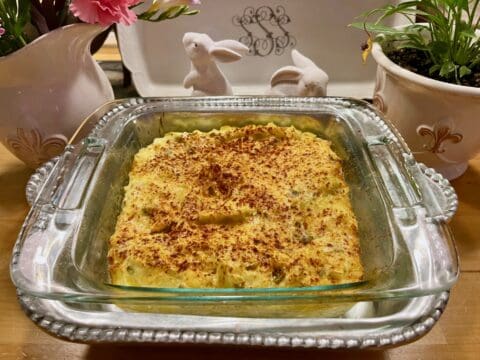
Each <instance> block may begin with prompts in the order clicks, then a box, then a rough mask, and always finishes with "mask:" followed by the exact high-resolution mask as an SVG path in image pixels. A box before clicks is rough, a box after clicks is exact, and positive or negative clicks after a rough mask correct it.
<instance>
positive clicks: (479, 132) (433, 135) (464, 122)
mask: <svg viewBox="0 0 480 360" xmlns="http://www.w3.org/2000/svg"><path fill="white" fill-rule="evenodd" d="M372 54H373V57H374V58H375V60H376V62H377V64H378V67H377V80H376V86H375V93H374V97H373V102H374V104H375V105H376V106H377V107H378V108H379V109H380V110H381V111H382V112H383V113H384V114H385V116H386V118H387V119H389V120H390V121H391V122H392V123H393V124H394V125H395V127H396V128H397V129H398V130H399V131H400V133H401V134H402V136H403V137H404V139H405V141H406V142H407V144H408V146H409V147H410V149H411V150H412V152H413V153H414V155H415V157H416V158H417V160H418V161H420V162H423V163H425V164H426V165H427V166H429V167H433V168H435V169H436V170H437V171H439V172H440V173H441V174H442V175H444V176H445V177H446V178H447V179H449V180H452V179H455V178H457V177H459V176H460V175H462V174H463V173H464V172H465V170H466V169H467V167H468V160H469V159H471V158H473V157H474V156H475V154H476V153H478V152H479V151H480V88H474V87H468V86H461V85H455V84H449V83H446V82H441V81H437V80H433V79H430V78H427V77H424V76H421V75H418V74H415V73H413V72H411V71H408V70H406V69H404V68H402V67H400V66H398V65H396V64H395V63H393V62H392V61H391V60H390V59H388V57H387V56H386V55H385V54H384V53H383V51H382V48H381V46H380V45H379V44H374V45H373V51H372Z"/></svg>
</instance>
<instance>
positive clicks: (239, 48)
mask: <svg viewBox="0 0 480 360" xmlns="http://www.w3.org/2000/svg"><path fill="white" fill-rule="evenodd" d="M215 46H216V47H219V48H226V49H230V50H232V51H235V52H236V53H239V54H240V55H247V54H248V50H249V49H248V46H245V45H243V44H242V43H241V42H238V41H236V40H221V41H217V42H216V43H215Z"/></svg>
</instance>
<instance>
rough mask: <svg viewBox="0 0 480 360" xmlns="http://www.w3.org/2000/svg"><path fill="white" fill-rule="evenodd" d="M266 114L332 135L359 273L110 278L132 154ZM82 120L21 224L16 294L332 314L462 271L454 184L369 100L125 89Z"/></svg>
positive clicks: (174, 307) (259, 313) (172, 309)
mask: <svg viewBox="0 0 480 360" xmlns="http://www.w3.org/2000/svg"><path fill="white" fill-rule="evenodd" d="M225 114H227V115H228V116H225ZM219 115H222V116H219ZM305 115H307V116H305ZM97 119H99V120H98V121H96V120H97ZM269 122H274V123H276V124H277V125H279V126H294V127H296V128H297V129H299V130H301V131H308V132H311V133H314V134H316V135H317V136H319V137H321V138H325V139H328V140H330V141H331V142H332V147H333V149H334V150H335V152H336V153H337V154H338V155H339V156H340V157H341V159H342V163H343V170H344V174H345V178H346V181H347V183H348V185H349V187H350V196H351V201H352V206H353V210H354V212H355V215H356V217H357V220H358V224H359V235H360V247H361V256H362V262H363V265H364V268H365V279H364V281H363V282H361V283H351V284H341V285H329V286H315V287H304V288H263V289H234V288H223V289H186V288H182V289H179V288H151V287H127V286H114V285H112V284H110V283H109V276H108V268H107V251H108V239H109V237H110V235H111V234H112V233H113V231H114V227H115V222H116V217H117V215H118V213H119V211H120V208H121V203H122V199H123V187H124V186H125V185H126V183H127V182H128V172H129V170H130V166H131V162H132V159H133V157H134V155H135V153H136V152H137V151H138V150H139V149H140V148H142V147H145V146H147V145H149V144H150V143H151V142H152V141H153V139H154V138H156V137H160V136H162V135H163V134H165V133H167V132H171V131H193V130H195V129H199V130H202V131H209V130H211V129H215V128H219V127H221V126H223V125H231V126H244V125H247V124H267V123H269ZM86 123H87V124H89V125H92V123H95V125H94V128H93V130H92V131H90V132H89V133H88V135H87V136H86V137H83V135H85V128H83V129H80V130H79V132H78V133H77V135H76V136H74V138H73V139H72V142H71V143H70V145H68V146H67V148H66V149H65V152H64V153H63V154H62V156H61V157H60V158H59V160H58V162H57V163H56V164H55V166H54V167H53V169H52V171H51V172H50V173H49V174H48V176H47V178H46V180H45V182H44V184H43V186H42V187H41V189H40V191H39V193H38V195H37V197H36V199H35V201H34V203H33V205H32V208H31V210H30V212H29V214H28V216H27V218H26V220H25V223H24V226H23V227H22V231H21V233H20V235H19V239H18V241H17V244H16V246H15V249H14V253H13V257H12V264H11V274H12V279H13V281H14V283H15V285H16V286H17V288H18V289H19V290H20V291H22V292H24V293H27V294H30V295H33V296H36V297H41V298H47V299H56V300H61V301H65V302H71V303H75V302H80V303H84V304H85V303H97V304H102V303H104V304H116V305H118V306H119V307H120V309H122V311H154V312H166V313H183V314H185V313H186V314H202V315H231V316H256V317H291V316H296V317H301V316H312V315H315V316H337V315H341V314H342V313H343V312H344V311H345V310H346V309H348V308H349V307H350V306H351V305H352V304H354V303H355V302H359V301H372V300H382V299H396V298H411V297H418V296H425V295H432V294H435V293H439V292H441V291H444V290H448V289H450V288H451V286H452V285H453V284H454V283H455V281H456V279H457V277H458V259H457V253H456V249H455V245H454V241H453V237H452V234H451V231H450V229H449V227H448V225H447V222H448V220H449V219H450V217H451V216H452V215H453V213H454V212H455V210H456V206H457V199H456V195H455V193H454V191H453V189H452V188H451V186H450V185H449V183H448V181H447V180H445V179H443V178H442V177H441V176H440V175H439V174H436V173H435V172H434V171H433V170H432V169H427V168H426V167H425V166H424V165H422V164H418V163H417V162H416V161H415V160H414V158H413V156H412V154H411V153H410V151H409V150H408V148H407V146H406V145H405V144H404V143H403V140H402V139H401V137H400V136H399V135H398V134H397V133H396V131H395V129H393V128H392V127H391V126H390V125H389V124H388V123H387V122H386V121H385V120H383V119H382V118H381V116H380V114H378V113H376V112H375V110H374V109H373V108H372V107H371V106H370V105H368V104H367V103H365V102H362V101H358V100H352V99H343V98H273V97H226V98H221V97H220V98H153V99H130V100H125V101H121V102H119V103H118V104H116V106H115V107H114V108H113V109H112V110H109V111H107V112H106V113H102V110H99V111H98V112H97V113H96V114H93V115H92V117H91V118H90V119H87V121H86ZM80 138H82V140H79V139H80ZM92 306H93V305H92Z"/></svg>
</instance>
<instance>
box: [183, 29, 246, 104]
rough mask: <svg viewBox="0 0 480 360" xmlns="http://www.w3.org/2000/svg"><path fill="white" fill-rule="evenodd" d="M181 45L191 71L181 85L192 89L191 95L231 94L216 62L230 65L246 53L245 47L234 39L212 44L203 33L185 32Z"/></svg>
mask: <svg viewBox="0 0 480 360" xmlns="http://www.w3.org/2000/svg"><path fill="white" fill-rule="evenodd" d="M183 46H184V47H185V51H186V52H187V55H188V57H189V58H190V60H191V63H192V64H191V68H190V72H189V73H188V75H187V76H186V77H185V79H184V80H183V86H184V87H185V88H186V89H188V88H190V87H193V92H192V95H193V96H204V95H233V92H232V86H231V85H230V83H229V82H228V80H227V79H226V78H225V75H223V73H222V71H221V70H220V69H219V68H218V66H217V63H216V61H220V62H233V61H237V60H240V59H241V58H242V56H243V55H244V54H247V52H248V47H246V46H245V45H243V44H242V43H240V42H238V41H235V40H222V41H217V42H214V41H213V40H212V39H211V38H210V36H208V35H207V34H199V33H192V32H189V33H186V34H185V35H184V36H183Z"/></svg>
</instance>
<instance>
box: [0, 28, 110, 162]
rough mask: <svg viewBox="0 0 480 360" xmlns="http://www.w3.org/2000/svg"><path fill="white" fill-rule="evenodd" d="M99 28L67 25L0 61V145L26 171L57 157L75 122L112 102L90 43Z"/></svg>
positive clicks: (98, 31) (107, 85)
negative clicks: (14, 157)
mask: <svg viewBox="0 0 480 360" xmlns="http://www.w3.org/2000/svg"><path fill="white" fill-rule="evenodd" d="M103 30H104V28H103V27H101V26H98V25H90V24H73V25H67V26H64V27H62V28H59V29H56V30H54V31H51V32H49V33H47V34H45V35H43V36H41V37H39V38H38V39H36V40H34V41H33V42H31V43H30V44H28V45H27V46H25V47H23V48H21V49H19V50H18V51H16V52H14V53H12V54H9V55H7V56H4V57H0V109H1V111H0V141H1V142H2V143H3V144H4V145H5V146H6V147H7V148H8V149H9V150H10V151H11V152H12V153H13V154H14V155H15V156H17V157H18V158H19V159H20V160H22V161H23V162H25V163H26V164H27V165H28V166H30V167H32V168H36V167H38V166H39V165H40V164H42V163H43V162H45V161H47V160H48V159H50V158H51V157H53V156H55V155H58V154H59V153H60V152H61V151H62V150H63V148H64V147H65V145H66V144H67V142H68V139H69V138H70V137H71V136H72V135H73V133H74V132H75V130H76V129H77V127H78V126H79V125H80V123H81V122H82V121H83V120H84V119H85V118H86V117H87V116H88V115H89V114H91V113H92V112H93V111H94V110H95V109H97V108H98V107H99V106H100V105H102V104H104V103H105V102H107V101H110V100H113V98H114V95H113V90H112V87H111V85H110V83H109V81H108V78H107V77H106V75H105V73H104V72H103V70H102V69H101V68H100V67H99V66H98V64H97V63H96V61H95V60H94V59H93V58H92V56H91V55H90V43H91V41H92V40H93V39H94V37H95V36H96V35H98V34H99V33H100V32H102V31H103Z"/></svg>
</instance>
